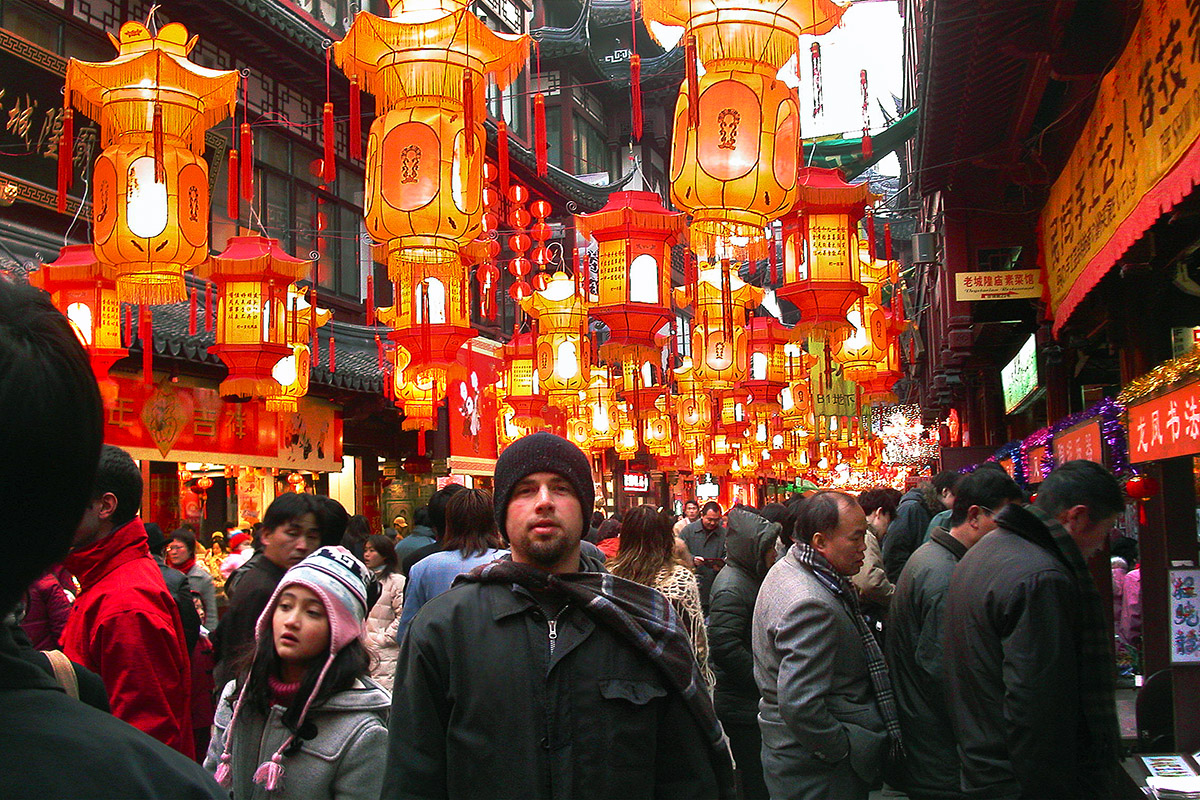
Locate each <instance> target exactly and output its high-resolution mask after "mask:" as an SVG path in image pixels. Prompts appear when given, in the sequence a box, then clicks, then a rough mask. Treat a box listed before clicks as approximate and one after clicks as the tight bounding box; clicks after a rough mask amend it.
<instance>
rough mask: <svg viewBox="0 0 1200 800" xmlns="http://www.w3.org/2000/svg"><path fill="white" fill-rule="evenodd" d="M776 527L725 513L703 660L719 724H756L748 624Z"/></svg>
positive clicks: (744, 515) (756, 517)
mask: <svg viewBox="0 0 1200 800" xmlns="http://www.w3.org/2000/svg"><path fill="white" fill-rule="evenodd" d="M779 530H780V526H779V523H777V522H767V520H765V519H763V518H762V517H760V516H759V515H758V514H754V513H752V512H749V511H746V510H744V509H740V508H735V509H733V510H732V511H730V512H729V532H728V534H727V535H726V537H725V553H726V555H725V569H723V570H721V571H720V572H718V573H717V577H716V578H715V579H714V580H713V585H712V599H711V608H710V611H709V620H708V653H709V655H708V660H709V663H710V664H711V666H712V669H713V674H714V675H716V678H717V688H716V691H715V692H714V693H713V705H714V706H716V709H717V716H718V717H720V718H721V721H722V722H732V723H741V724H745V725H753V724H754V723H755V721H756V720H757V719H758V699H759V694H758V684H757V683H755V682H754V653H753V651H752V650H751V640H750V624H751V620H752V619H753V617H754V600H755V598H757V597H758V586H759V584H761V583H762V579H763V576H764V575H765V574H766V569H764V568H763V558H764V556H765V555H766V553H767V552H768V551H769V550H771V549H772V548H774V546H775V541H776V540H777V539H778V538H779Z"/></svg>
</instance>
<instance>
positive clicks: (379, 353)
mask: <svg viewBox="0 0 1200 800" xmlns="http://www.w3.org/2000/svg"><path fill="white" fill-rule="evenodd" d="M375 367H376V369H378V370H379V371H380V372H383V340H382V339H380V338H379V334H375Z"/></svg>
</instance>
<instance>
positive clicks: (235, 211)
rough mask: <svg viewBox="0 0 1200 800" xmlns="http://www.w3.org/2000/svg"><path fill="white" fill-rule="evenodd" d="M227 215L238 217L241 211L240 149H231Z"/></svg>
mask: <svg viewBox="0 0 1200 800" xmlns="http://www.w3.org/2000/svg"><path fill="white" fill-rule="evenodd" d="M225 183H226V186H225V216H227V217H229V218H230V219H237V218H238V216H239V215H240V213H241V206H240V203H241V198H240V197H238V151H237V148H236V147H233V148H230V150H229V176H228V178H227V179H226V181H225Z"/></svg>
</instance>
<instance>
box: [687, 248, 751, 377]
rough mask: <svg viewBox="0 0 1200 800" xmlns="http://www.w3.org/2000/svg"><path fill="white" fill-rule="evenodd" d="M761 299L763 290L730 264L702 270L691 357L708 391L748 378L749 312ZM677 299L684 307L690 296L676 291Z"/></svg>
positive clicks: (697, 295) (699, 276)
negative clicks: (747, 326)
mask: <svg viewBox="0 0 1200 800" xmlns="http://www.w3.org/2000/svg"><path fill="white" fill-rule="evenodd" d="M762 297H763V290H762V289H759V288H758V287H757V286H751V285H750V284H748V283H746V282H744V281H743V280H742V279H741V278H740V277H738V276H737V274H736V273H734V272H733V271H732V270H731V269H730V267H729V264H728V262H723V264H722V265H721V266H718V267H711V268H707V269H701V270H700V272H699V275H698V278H697V281H696V288H695V303H696V308H695V315H694V316H693V318H692V357H693V359H694V366H693V370H694V371H695V373H696V378H697V379H698V380H700V381H701V382H702V383H703V384H704V385H705V386H707V387H708V388H709V389H716V390H727V389H732V388H733V385H734V384H735V383H736V382H737V381H741V380H744V379H745V377H746V370H747V368H748V366H749V354H748V352H747V350H746V328H745V324H744V323H745V319H746V311H747V310H748V309H751V308H754V307H756V306H757V305H758V304H759V303H760V302H761V301H762ZM675 298H676V302H677V303H678V304H679V305H684V304H685V303H686V302H687V293H686V292H685V291H684V290H682V289H676V290H675Z"/></svg>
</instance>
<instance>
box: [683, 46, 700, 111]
mask: <svg viewBox="0 0 1200 800" xmlns="http://www.w3.org/2000/svg"><path fill="white" fill-rule="evenodd" d="M683 60H684V66H685V68H686V70H687V98H688V127H689V128H691V129H692V130H695V129H696V128H697V127H699V125H700V74H699V70H698V69H697V67H696V35H695V34H693V33H689V34H688V35H687V37H686V38H685V39H684V42H683Z"/></svg>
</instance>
